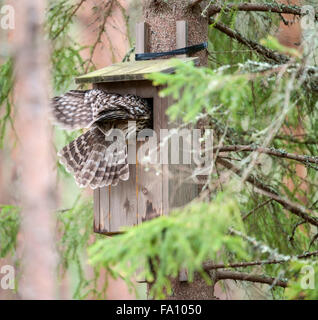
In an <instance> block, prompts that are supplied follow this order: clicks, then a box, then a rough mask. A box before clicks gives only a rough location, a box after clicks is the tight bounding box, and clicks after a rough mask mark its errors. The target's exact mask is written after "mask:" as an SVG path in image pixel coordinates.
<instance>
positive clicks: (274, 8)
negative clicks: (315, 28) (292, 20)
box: [207, 3, 318, 20]
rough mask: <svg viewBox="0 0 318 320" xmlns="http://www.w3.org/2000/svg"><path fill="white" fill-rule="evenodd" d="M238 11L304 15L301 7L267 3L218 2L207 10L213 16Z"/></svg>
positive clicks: (317, 14) (208, 14)
mask: <svg viewBox="0 0 318 320" xmlns="http://www.w3.org/2000/svg"><path fill="white" fill-rule="evenodd" d="M231 10H237V11H258V12H274V13H278V14H292V15H295V16H304V15H305V14H303V13H302V12H301V7H299V6H291V5H285V4H272V3H270V4H265V3H262V4H260V3H240V4H237V3H228V4H226V5H224V6H220V5H217V4H213V5H210V6H209V8H208V10H207V16H208V17H212V16H213V15H215V14H216V13H219V12H230V11H231ZM315 19H316V20H318V13H315Z"/></svg>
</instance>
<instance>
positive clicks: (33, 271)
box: [14, 0, 56, 299]
mask: <svg viewBox="0 0 318 320" xmlns="http://www.w3.org/2000/svg"><path fill="white" fill-rule="evenodd" d="M45 5H46V1H43V0H23V1H21V2H19V4H18V5H16V7H15V10H16V32H15V34H14V41H15V79H16V87H15V102H16V108H17V119H16V128H17V131H18V132H17V133H18V137H19V168H20V170H21V171H20V172H21V188H20V189H19V193H20V199H21V207H22V225H21V234H20V237H19V238H20V240H19V252H21V254H22V278H21V280H20V282H19V294H20V296H21V298H22V299H54V298H56V287H55V286H56V281H55V278H56V270H55V266H56V253H55V250H54V238H53V231H54V226H55V224H54V219H53V217H54V209H55V187H56V186H55V172H53V169H54V167H55V163H54V150H53V144H52V137H51V128H50V125H49V121H48V119H49V117H48V109H49V107H48V92H49V76H48V69H49V52H48V46H47V44H46V43H45V42H44V35H43V20H44V12H45Z"/></svg>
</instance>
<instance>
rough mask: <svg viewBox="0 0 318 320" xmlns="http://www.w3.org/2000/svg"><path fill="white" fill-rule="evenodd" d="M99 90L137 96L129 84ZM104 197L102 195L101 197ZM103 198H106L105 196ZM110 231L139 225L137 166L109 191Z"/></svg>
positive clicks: (106, 86)
mask: <svg viewBox="0 0 318 320" xmlns="http://www.w3.org/2000/svg"><path fill="white" fill-rule="evenodd" d="M97 87H98V88H100V89H105V90H107V91H110V90H113V92H117V93H121V94H128V93H129V94H136V88H135V87H134V86H131V85H130V84H128V83H121V84H120V85H117V86H116V85H113V86H109V85H108V84H106V83H105V84H98V85H97ZM101 196H102V195H101ZM103 197H105V196H104V195H103ZM108 197H109V229H108V233H118V232H120V231H121V229H122V227H125V226H132V225H136V224H137V197H136V165H134V164H130V165H129V179H128V180H127V181H119V183H118V185H117V186H112V187H110V189H109V193H108Z"/></svg>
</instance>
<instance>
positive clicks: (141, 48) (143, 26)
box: [136, 22, 149, 53]
mask: <svg viewBox="0 0 318 320" xmlns="http://www.w3.org/2000/svg"><path fill="white" fill-rule="evenodd" d="M148 33H149V26H148V24H147V23H145V22H140V23H136V53H145V52H149V45H148V37H149V34H148Z"/></svg>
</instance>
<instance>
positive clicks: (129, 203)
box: [109, 164, 137, 233]
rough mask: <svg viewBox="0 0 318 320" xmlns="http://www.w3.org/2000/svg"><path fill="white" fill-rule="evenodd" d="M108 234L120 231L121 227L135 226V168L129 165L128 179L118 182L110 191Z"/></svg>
mask: <svg viewBox="0 0 318 320" xmlns="http://www.w3.org/2000/svg"><path fill="white" fill-rule="evenodd" d="M109 195H110V204H109V207H110V228H109V232H111V233H116V232H120V231H122V228H123V227H127V226H133V225H136V224H137V199H136V166H135V165H133V164H131V165H129V179H128V180H127V181H120V182H119V183H118V185H117V186H115V187H111V189H110V193H109Z"/></svg>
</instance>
